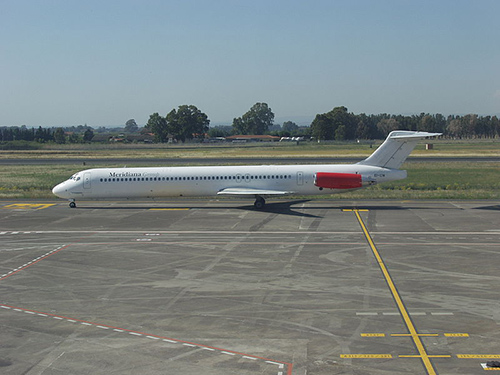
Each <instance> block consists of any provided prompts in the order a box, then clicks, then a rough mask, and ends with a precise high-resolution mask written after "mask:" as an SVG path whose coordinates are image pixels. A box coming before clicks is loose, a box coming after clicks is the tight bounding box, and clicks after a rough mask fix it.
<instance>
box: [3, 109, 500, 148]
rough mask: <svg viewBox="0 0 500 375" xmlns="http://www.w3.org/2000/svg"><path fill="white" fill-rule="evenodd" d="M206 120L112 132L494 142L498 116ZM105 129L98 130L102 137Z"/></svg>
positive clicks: (194, 115) (22, 133)
mask: <svg viewBox="0 0 500 375" xmlns="http://www.w3.org/2000/svg"><path fill="white" fill-rule="evenodd" d="M209 126H210V120H209V118H208V116H207V115H206V114H205V113H203V112H202V111H201V110H199V109H198V108H197V107H196V106H194V105H181V106H179V107H178V109H173V110H171V111H170V112H169V113H168V114H167V115H166V116H164V117H163V116H161V115H160V114H159V113H157V112H156V113H153V114H151V115H150V117H149V120H148V122H147V124H146V125H145V126H144V128H142V129H140V128H139V126H138V125H137V123H136V122H135V120H134V119H130V120H128V121H127V122H126V124H125V127H124V128H119V129H114V130H120V131H122V130H123V131H125V132H129V133H134V132H138V131H141V132H147V133H152V134H153V135H154V137H155V140H156V141H157V142H167V141H168V140H170V139H175V140H177V141H180V142H185V141H186V140H192V139H200V140H201V139H203V138H205V137H206V136H207V135H209V136H210V137H226V136H229V135H232V134H242V135H259V134H272V135H279V136H306V137H312V138H314V139H317V140H338V141H343V140H354V139H384V138H385V137H386V136H387V134H389V132H391V131H392V130H414V131H415V130H416V131H428V132H436V133H443V134H444V135H445V136H448V137H451V138H498V137H500V120H499V119H498V117H497V116H479V115H477V114H468V115H463V116H459V115H450V116H447V117H445V116H444V115H442V114H439V113H438V114H429V113H420V114H419V115H410V116H405V115H394V114H387V113H382V114H377V115H373V114H372V115H367V114H364V113H361V114H354V113H352V112H349V111H348V109H347V108H346V107H344V106H340V107H335V108H333V109H332V110H331V111H330V112H326V113H322V114H317V115H316V117H315V118H314V120H313V121H312V123H311V125H310V126H306V127H299V126H298V125H297V124H295V123H294V122H291V121H287V122H285V123H283V125H277V124H274V113H273V111H272V110H271V108H270V107H269V106H268V105H267V103H256V104H255V105H253V106H252V107H251V108H250V109H249V110H248V111H247V112H246V113H245V114H243V115H242V116H241V117H237V118H234V119H233V123H232V126H217V127H212V128H210V127H209ZM103 131H105V128H102V127H101V128H99V129H97V132H103ZM93 137H94V129H93V128H92V127H90V126H87V125H79V126H77V127H74V126H73V127H69V128H62V127H59V128H42V127H41V126H40V127H38V128H27V127H26V126H21V127H17V126H11V127H0V141H2V142H9V141H31V142H39V143H45V142H55V143H66V142H69V143H78V142H90V141H91V140H92V138H93Z"/></svg>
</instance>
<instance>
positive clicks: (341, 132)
mask: <svg viewBox="0 0 500 375" xmlns="http://www.w3.org/2000/svg"><path fill="white" fill-rule="evenodd" d="M346 132H347V130H346V126H345V125H344V124H342V125H339V126H338V127H337V130H335V140H336V141H344V140H345V139H346Z"/></svg>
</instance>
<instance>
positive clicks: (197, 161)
mask: <svg viewBox="0 0 500 375" xmlns="http://www.w3.org/2000/svg"><path fill="white" fill-rule="evenodd" d="M362 159H363V158H362V157H357V158H356V157H332V158H325V157H319V158H314V157H309V158H298V157H287V158H280V157H278V158H260V157H255V158H247V157H245V158H64V159H63V158H14V159H12V158H0V165H54V164H57V165H63V164H65V165H70V164H80V165H86V166H88V167H89V168H90V167H92V166H95V165H116V164H118V165H127V166H132V165H165V166H181V165H221V164H224V165H270V164H347V163H357V162H359V161H361V160H362ZM436 162H441V163H443V162H474V163H477V162H500V157H496V156H478V157H474V156H458V157H448V156H435V157H428V156H410V157H409V158H408V159H407V163H436Z"/></svg>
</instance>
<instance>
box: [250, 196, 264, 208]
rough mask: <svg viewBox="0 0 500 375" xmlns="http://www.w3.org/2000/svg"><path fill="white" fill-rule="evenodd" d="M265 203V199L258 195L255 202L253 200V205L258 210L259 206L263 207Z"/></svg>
mask: <svg viewBox="0 0 500 375" xmlns="http://www.w3.org/2000/svg"><path fill="white" fill-rule="evenodd" d="M265 204H266V201H265V200H264V198H262V197H258V198H257V199H256V200H255V202H254V204H253V206H254V207H255V208H256V209H258V210H260V209H261V208H263V207H264V205H265Z"/></svg>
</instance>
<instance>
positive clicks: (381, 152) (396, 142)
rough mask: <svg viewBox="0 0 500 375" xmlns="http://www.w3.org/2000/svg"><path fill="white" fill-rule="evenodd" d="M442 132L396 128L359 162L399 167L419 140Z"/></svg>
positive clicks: (393, 167)
mask: <svg viewBox="0 0 500 375" xmlns="http://www.w3.org/2000/svg"><path fill="white" fill-rule="evenodd" d="M438 135H441V133H427V132H414V131H407V130H395V131H392V132H390V133H389V135H388V136H387V138H386V139H385V141H384V143H382V145H380V147H379V148H377V149H376V150H375V152H374V153H373V154H371V155H370V156H369V157H367V158H366V159H365V160H363V161H360V162H359V163H357V164H362V165H372V166H375V167H383V168H391V169H399V168H400V167H401V165H402V164H403V163H404V162H405V160H406V158H407V157H408V155H410V153H411V152H412V151H413V149H414V148H415V146H416V145H417V143H418V141H419V140H421V139H425V138H428V137H436V136H438Z"/></svg>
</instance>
